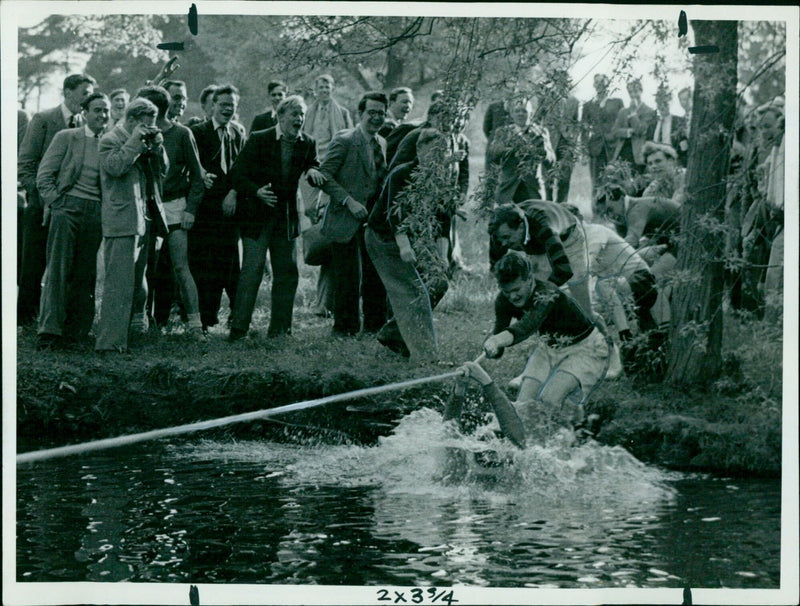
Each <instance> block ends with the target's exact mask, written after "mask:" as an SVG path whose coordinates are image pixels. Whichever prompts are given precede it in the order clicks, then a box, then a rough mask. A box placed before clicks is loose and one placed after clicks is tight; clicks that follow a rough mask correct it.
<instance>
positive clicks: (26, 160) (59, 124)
mask: <svg viewBox="0 0 800 606" xmlns="http://www.w3.org/2000/svg"><path fill="white" fill-rule="evenodd" d="M96 84H97V83H96V82H95V80H94V78H92V77H91V76H89V75H87V74H72V75H70V76H67V77H66V78H65V79H64V87H63V88H64V101H63V102H62V103H61V105H59V106H58V107H54V108H53V109H48V110H45V111H43V112H39V113H37V114H34V116H33V118H31V121H30V124H29V125H28V128H27V130H26V131H25V138H24V139H23V140H22V145H21V146H20V150H19V158H18V161H17V171H18V175H17V179H18V181H19V182H20V183H21V184H22V187H23V188H24V189H25V191H26V192H27V202H26V207H25V212H24V215H23V220H22V232H21V233H19V234H17V237H18V238H22V262H21V269H20V275H19V276H18V281H19V294H18V299H17V324H19V325H24V324H29V323H30V322H32V321H34V320H35V319H36V316H37V308H38V306H39V297H40V295H41V282H42V275H43V274H44V270H45V264H46V258H45V249H46V247H47V227H46V226H45V225H43V224H42V220H43V218H44V204H43V201H42V199H41V197H40V196H39V192H38V190H37V189H36V172H37V171H38V169H39V163H40V162H41V160H42V158H43V157H44V154H45V152H46V151H47V148H48V147H49V145H50V142H51V141H52V140H53V137H54V136H55V134H56V133H57V132H58V131H60V130H64V129H65V128H76V127H78V126H81V125H82V124H83V119H82V118H81V115H80V111H81V103H83V102H84V101H85V100H86V98H87V97H88V96H89V95H91V94H92V93H93V92H94V87H95V85H96Z"/></svg>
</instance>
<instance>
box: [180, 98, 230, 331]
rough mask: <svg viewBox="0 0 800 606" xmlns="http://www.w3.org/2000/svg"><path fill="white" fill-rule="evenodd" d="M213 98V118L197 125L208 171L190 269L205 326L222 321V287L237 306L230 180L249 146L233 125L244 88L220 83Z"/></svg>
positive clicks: (194, 229)
mask: <svg viewBox="0 0 800 606" xmlns="http://www.w3.org/2000/svg"><path fill="white" fill-rule="evenodd" d="M213 100H214V109H213V112H212V115H211V119H209V120H206V121H204V122H201V123H200V124H196V125H194V126H192V133H193V134H194V138H195V141H196V142H197V150H198V152H199V153H200V164H201V165H202V166H203V169H204V170H205V172H206V176H205V187H206V191H205V193H204V195H203V198H202V200H201V202H200V204H199V206H198V208H197V214H196V216H195V222H194V226H193V227H192V229H191V230H190V231H189V234H188V235H189V270H190V272H191V274H192V277H193V278H194V281H195V284H196V285H197V296H198V300H199V302H200V319H201V322H202V324H203V329H204V330H207V329H208V327H209V326H214V325H216V324H218V323H219V318H218V314H219V308H220V305H221V302H222V291H223V290H224V291H225V292H226V293H227V295H228V301H229V302H230V307H231V309H233V307H234V304H235V302H236V287H237V283H238V281H239V271H240V270H239V235H238V229H237V223H236V221H235V217H234V215H235V213H236V191H235V190H234V189H233V185H232V182H231V167H232V166H233V163H234V162H235V161H236V158H237V156H238V155H239V152H240V151H241V150H242V148H243V147H244V137H243V136H242V134H241V132H240V131H239V129H237V128H234V127H233V125H232V124H231V119H232V118H233V116H234V114H235V113H236V108H237V106H238V104H239V91H238V89H236V87H234V86H221V87H217V88H216V89H215V91H214V93H213Z"/></svg>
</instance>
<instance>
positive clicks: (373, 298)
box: [330, 227, 386, 334]
mask: <svg viewBox="0 0 800 606" xmlns="http://www.w3.org/2000/svg"><path fill="white" fill-rule="evenodd" d="M331 248H332V255H331V264H330V268H331V272H332V275H333V299H334V303H333V330H334V332H343V333H350V334H355V333H357V332H358V330H359V327H360V324H361V322H360V318H359V299H360V300H361V301H363V304H362V305H363V313H364V331H365V332H378V331H379V330H380V329H381V327H382V326H383V325H384V323H385V322H386V289H385V288H384V287H383V283H382V282H381V278H380V276H379V275H378V272H377V271H376V269H375V266H374V265H373V264H372V260H370V258H369V255H368V254H367V249H366V246H365V245H364V228H363V227H362V228H360V229H359V230H358V232H357V233H356V235H355V236H354V237H353V239H352V240H350V241H349V242H347V243H346V244H334V245H333V246H332V247H331Z"/></svg>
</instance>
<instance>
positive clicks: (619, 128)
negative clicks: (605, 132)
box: [614, 103, 656, 164]
mask: <svg viewBox="0 0 800 606" xmlns="http://www.w3.org/2000/svg"><path fill="white" fill-rule="evenodd" d="M655 119H656V110H654V109H653V108H652V107H650V106H648V105H645V104H644V103H640V104H639V107H636V108H633V107H631V106H628V107H623V108H622V109H621V110H620V112H619V114H617V121H616V122H615V123H614V136H615V137H616V139H617V146H616V148H615V149H614V160H616V159H617V158H619V156H620V151H621V150H622V148H623V146H625V143H626V142H627V141H628V138H627V137H625V131H627V129H631V131H632V132H633V134H632V135H631V137H630V143H631V151H632V153H633V162H634V164H644V155H643V154H642V147H644V143H645V140H646V137H647V133H648V131H649V130H650V125H651V124H652V123H653V122H654V121H655Z"/></svg>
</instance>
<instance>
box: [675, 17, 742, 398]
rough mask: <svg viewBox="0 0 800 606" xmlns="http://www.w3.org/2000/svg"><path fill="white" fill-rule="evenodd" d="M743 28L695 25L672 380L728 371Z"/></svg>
mask: <svg viewBox="0 0 800 606" xmlns="http://www.w3.org/2000/svg"><path fill="white" fill-rule="evenodd" d="M738 25H739V24H738V22H737V21H693V22H692V29H693V30H694V34H695V44H696V45H698V46H700V45H703V46H714V45H715V46H717V47H718V49H719V50H718V52H711V53H701V54H697V55H696V56H695V59H694V101H693V110H692V124H691V133H692V137H691V141H690V144H689V158H688V169H687V175H686V189H687V193H688V196H687V200H686V202H685V204H684V206H683V208H682V211H681V233H682V239H681V243H680V252H679V254H678V264H677V270H678V271H677V274H676V280H675V285H674V289H673V294H672V328H671V330H670V355H669V366H668V371H667V380H668V381H669V382H671V383H675V384H686V383H706V382H708V381H711V380H713V379H715V378H717V377H718V376H719V373H720V370H721V367H722V294H723V270H724V243H725V237H724V234H725V223H724V220H725V191H726V181H727V176H728V169H729V166H730V147H731V140H732V137H733V123H734V118H735V114H736V82H737V80H736V69H737V52H738V48H737V47H738V44H737V42H738V37H737V29H738Z"/></svg>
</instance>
